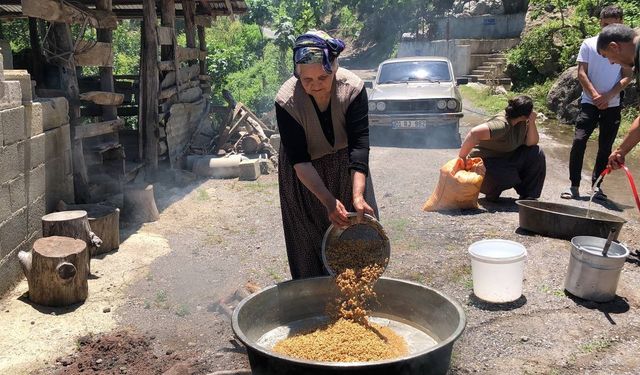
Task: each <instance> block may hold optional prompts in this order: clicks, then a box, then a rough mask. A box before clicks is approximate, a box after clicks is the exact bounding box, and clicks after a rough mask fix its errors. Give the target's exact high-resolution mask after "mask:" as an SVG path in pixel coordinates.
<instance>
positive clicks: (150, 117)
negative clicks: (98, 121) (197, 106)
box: [140, 0, 160, 179]
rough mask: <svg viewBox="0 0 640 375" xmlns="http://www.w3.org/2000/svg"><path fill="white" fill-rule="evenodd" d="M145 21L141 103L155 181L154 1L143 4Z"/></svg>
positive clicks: (149, 165) (147, 152) (156, 81)
mask: <svg viewBox="0 0 640 375" xmlns="http://www.w3.org/2000/svg"><path fill="white" fill-rule="evenodd" d="M143 8H144V9H143V21H144V47H143V48H144V54H143V61H142V70H141V71H142V72H143V74H142V82H141V87H143V88H144V90H143V91H142V95H144V96H143V98H142V100H141V101H140V103H141V105H142V106H144V110H143V114H144V123H141V124H140V126H141V127H142V126H144V133H145V147H144V153H145V160H146V164H147V169H148V172H149V174H148V176H149V177H150V178H151V179H153V178H155V173H156V172H157V170H158V141H159V133H158V122H159V115H158V90H159V89H160V83H159V77H158V33H157V31H156V21H157V13H156V2H155V1H154V0H144V3H143Z"/></svg>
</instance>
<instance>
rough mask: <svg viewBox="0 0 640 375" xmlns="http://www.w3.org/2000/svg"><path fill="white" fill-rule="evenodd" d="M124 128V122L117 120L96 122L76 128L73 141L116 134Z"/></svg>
mask: <svg viewBox="0 0 640 375" xmlns="http://www.w3.org/2000/svg"><path fill="white" fill-rule="evenodd" d="M123 127H124V120H123V119H121V118H117V119H115V120H110V121H102V122H94V123H92V124H84V125H78V126H76V127H75V133H74V136H73V139H76V140H79V139H84V138H90V137H97V136H99V135H104V134H110V133H115V132H117V131H118V130H120V129H122V128H123Z"/></svg>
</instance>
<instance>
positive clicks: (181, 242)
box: [0, 115, 640, 374]
mask: <svg viewBox="0 0 640 375" xmlns="http://www.w3.org/2000/svg"><path fill="white" fill-rule="evenodd" d="M480 120H481V119H480V118H478V117H476V116H472V115H470V116H467V117H466V121H467V122H468V124H474V123H477V122H479V121H480ZM541 144H542V146H543V147H544V148H545V150H548V152H547V155H548V160H547V163H548V175H547V182H546V185H545V189H544V192H543V196H542V200H545V201H554V202H560V201H561V200H560V198H559V194H560V192H561V191H562V190H563V189H564V188H565V187H566V186H565V184H566V182H565V181H566V176H565V175H566V171H567V165H566V162H565V161H564V160H567V159H568V158H567V155H568V148H567V146H566V142H565V141H563V140H562V139H560V140H559V139H556V138H554V137H552V136H549V135H547V136H543V137H542V141H541ZM455 155H456V150H451V149H420V148H394V147H373V148H372V152H371V170H372V176H373V181H374V186H375V190H376V196H377V200H378V205H379V208H380V215H381V222H382V224H383V225H384V227H385V229H386V231H387V233H388V234H389V236H390V240H391V249H392V259H391V262H390V265H389V268H388V269H387V271H386V274H385V276H389V277H394V278H400V279H406V280H411V281H414V282H419V283H423V284H425V285H428V286H430V287H433V288H435V289H437V290H440V291H442V292H444V293H446V294H448V295H450V296H452V297H454V298H455V299H457V300H458V301H459V302H460V303H461V304H462V305H463V307H464V310H465V313H466V316H467V322H468V323H467V328H466V330H465V332H464V333H463V335H462V337H461V339H460V340H459V341H458V342H457V343H456V345H455V349H454V354H453V359H452V367H451V373H452V374H467V373H486V374H502V373H510V374H576V373H581V374H611V373H617V374H637V373H638V369H639V368H640V357H639V356H638V355H637V348H638V344H639V341H640V317H639V316H638V314H636V312H637V310H638V307H639V304H640V293H639V292H638V290H637V288H636V286H637V285H639V283H640V268H639V264H640V261H639V259H638V257H637V252H636V249H637V248H638V245H639V241H640V240H639V238H640V236H638V234H639V233H638V229H637V228H638V225H637V224H638V214H637V211H635V210H634V209H633V207H632V206H631V203H632V201H630V200H628V198H626V197H624V199H622V198H621V202H620V203H621V204H620V205H617V206H610V207H613V208H614V209H616V207H623V208H624V207H626V208H625V209H624V210H623V211H621V212H618V211H616V210H614V211H611V212H612V213H614V214H617V215H621V216H623V217H624V218H626V219H627V220H628V223H627V224H625V226H624V228H623V230H622V233H621V235H620V239H621V240H622V241H623V242H625V243H626V244H627V245H629V247H630V248H631V249H632V252H633V256H632V257H631V258H630V259H629V261H628V262H627V263H626V264H625V266H624V270H623V272H622V276H621V280H620V284H619V288H618V297H616V299H615V300H614V301H613V302H611V303H606V304H597V303H591V302H586V301H581V300H578V299H575V298H571V297H569V296H567V295H566V294H565V293H564V290H563V284H564V277H565V274H566V269H567V264H568V261H569V243H568V242H567V241H562V240H556V239H550V238H545V237H541V236H536V235H528V234H523V233H522V231H519V230H518V213H517V208H516V205H515V203H514V198H515V197H516V195H515V192H514V191H510V192H507V194H505V198H504V199H502V200H501V201H500V202H498V203H488V202H485V201H484V200H483V199H481V200H480V205H481V206H480V208H479V209H478V210H470V211H464V212H448V213H426V212H422V211H421V209H420V208H421V207H422V204H423V203H424V201H425V200H426V198H427V197H428V196H429V194H430V193H431V191H432V190H433V189H434V187H435V185H436V183H437V179H438V170H439V167H440V166H441V165H442V164H444V163H445V162H446V161H448V160H449V159H450V158H452V157H455ZM615 181H618V182H615ZM615 181H613V182H611V183H609V182H607V183H608V184H609V185H605V188H606V189H609V190H608V191H610V190H614V188H619V190H623V189H627V187H626V186H624V187H621V186H618V185H619V184H620V182H619V181H620V180H615ZM614 182H615V183H617V184H618V185H614ZM156 195H157V203H158V206H159V208H160V209H161V211H162V213H161V218H160V220H159V221H157V222H155V223H151V224H146V225H144V226H143V227H142V228H141V230H140V231H139V230H138V228H133V227H128V228H125V229H124V230H123V241H124V243H123V246H122V247H121V249H120V251H118V252H116V253H114V254H111V255H108V256H107V257H106V258H105V262H104V263H101V264H102V265H103V267H105V268H107V272H103V273H102V274H103V275H105V276H103V278H105V277H112V278H113V282H114V283H119V282H120V281H119V280H120V279H119V278H118V277H117V275H110V273H109V272H108V267H109V265H108V261H109V257H110V256H112V257H113V259H118V258H119V257H127V256H128V257H135V256H136V251H140V252H144V253H145V254H149V253H151V254H152V253H153V251H154V249H153V248H145V247H144V242H142V245H139V246H127V241H129V239H130V238H132V237H134V236H133V235H134V234H135V235H138V236H139V235H141V234H146V235H152V236H159V237H162V238H164V239H166V241H167V243H168V246H169V247H170V252H169V253H168V254H158V256H157V257H156V258H155V260H153V259H151V260H150V263H149V264H148V266H146V267H140V268H136V270H134V271H135V272H136V276H137V277H136V278H135V279H130V278H129V279H127V281H126V283H125V284H123V285H119V288H120V289H123V290H122V293H123V297H122V301H121V303H120V304H119V305H118V307H117V308H115V307H114V309H113V310H112V311H111V312H110V315H113V316H114V318H115V321H116V325H117V327H118V329H127V330H131V331H133V332H138V333H139V334H141V335H144V337H147V338H150V337H152V338H153V339H149V341H148V342H147V341H145V345H146V344H147V343H148V352H149V353H152V354H153V356H155V357H153V356H151V357H149V356H145V355H141V358H144V360H145V361H146V360H149V358H158V357H160V358H161V359H162V358H163V357H162V356H167V355H170V356H171V360H165V361H164V362H165V363H166V365H167V366H165V367H162V371H165V370H166V367H168V366H169V365H173V364H174V362H175V361H176V358H177V359H179V360H181V361H183V362H184V363H185V364H188V366H187V365H185V366H184V369H183V370H184V371H182V370H181V371H182V372H180V371H178V372H176V371H174V373H185V374H186V373H195V374H208V373H212V372H215V371H218V370H233V369H241V368H247V367H248V366H249V364H248V361H247V359H246V354H245V352H244V348H243V347H242V346H241V345H239V344H238V343H237V342H236V341H235V339H234V337H233V333H232V331H231V325H230V319H229V317H228V315H227V313H228V311H227V310H226V309H225V308H224V307H223V306H222V304H221V303H220V302H221V300H226V301H228V302H229V304H231V305H233V304H234V303H235V302H237V301H238V300H239V299H240V298H241V297H242V296H243V295H244V294H246V292H244V291H245V290H247V288H248V289H250V290H253V289H254V288H255V287H256V286H259V287H264V286H268V285H272V284H275V283H278V282H280V281H284V280H286V279H288V278H289V271H288V265H287V261H286V255H285V250H284V238H283V234H282V229H281V220H280V209H279V198H278V187H277V176H276V175H273V174H272V175H267V176H262V177H261V178H260V179H259V180H258V181H254V182H240V181H236V180H201V181H197V182H194V183H192V184H190V185H189V186H186V187H175V186H172V185H170V184H162V183H160V184H157V185H156ZM616 197H617V196H616ZM625 199H627V200H625ZM562 203H566V202H562ZM574 203H575V204H576V205H579V206H582V207H586V205H587V202H586V201H575V202H574ZM597 209H599V210H604V211H607V209H606V208H605V207H601V206H598V207H597ZM487 238H503V239H509V240H514V241H518V242H520V243H522V244H524V245H525V246H526V247H527V250H528V253H529V256H528V259H527V263H526V268H525V280H524V284H523V297H522V298H521V299H519V300H518V301H516V302H515V303H511V304H506V305H499V306H496V305H491V304H486V303H483V302H481V301H479V300H478V299H477V298H475V297H474V296H473V293H472V285H473V284H472V279H471V268H470V261H469V258H468V255H467V248H468V246H469V245H470V244H472V243H473V242H475V241H478V240H481V239H487ZM123 249H124V250H123ZM91 282H93V281H90V283H91ZM23 284H24V283H23ZM247 284H248V285H247ZM24 287H25V286H24V285H23V286H21V287H18V289H17V290H16V291H14V294H13V295H14V296H15V295H19V294H20V293H21V292H24V291H25V290H20V288H24ZM91 290H92V289H91V284H90V291H91ZM100 293H109V291H107V290H101V291H100ZM5 303H9V302H6V301H5ZM4 306H5V305H3V306H2V307H4ZM78 311H80V310H76V312H78ZM23 314H32V315H38V314H42V313H41V312H39V311H36V310H35V309H32V311H31V312H28V313H24V312H23ZM67 315H73V314H66V315H65V316H67ZM58 318H60V319H63V317H58ZM24 319H27V320H29V319H30V318H29V317H28V316H27V317H25V318H24ZM31 329H37V326H36V328H33V327H32V328H31ZM86 330H87V331H91V327H87V328H86ZM92 332H94V333H100V331H98V332H96V331H95V330H94V331H92ZM112 336H113V335H111V336H110V337H112ZM116 336H117V335H116ZM117 337H124V338H126V337H128V336H127V335H120V336H117ZM136 337H137V336H136ZM55 339H56V337H55V335H53V336H51V337H50V340H55ZM35 344H39V345H41V346H45V345H48V344H49V342H48V341H46V340H45V339H42V341H41V342H36V343H35ZM72 347H73V345H71V348H72ZM146 347H147V346H145V348H146ZM61 350H62V352H61V353H60V354H65V355H71V356H72V357H73V358H80V359H77V360H76V361H75V362H80V363H86V361H84V360H83V359H82V357H83V353H82V348H80V351H79V352H76V353H75V354H72V353H73V350H72V349H70V346H69V345H67V346H66V347H65V348H64V349H61ZM176 356H177V357H176ZM58 357H59V355H58ZM0 359H2V358H1V357H0ZM56 359H57V360H56ZM64 362H68V361H64ZM72 362H73V361H72ZM0 364H1V361H0ZM36 367H39V370H37V371H34V373H38V374H48V373H53V372H57V373H72V372H70V371H69V372H65V367H69V364H68V363H67V366H65V364H64V363H63V361H61V360H60V358H54V357H52V358H50V359H49V360H48V361H45V362H44V363H42V362H41V364H40V365H38V366H36ZM1 368H2V366H0V369H1ZM25 368H27V367H25ZM157 368H158V369H157V370H155V371H158V372H155V373H161V372H159V371H160V370H159V368H160V367H157ZM187 368H188V370H187ZM31 370H33V364H31ZM0 372H2V371H0ZM87 372H88V373H92V372H91V370H90V369H87ZM125 372H126V371H125ZM14 373H21V372H20V371H17V370H16V371H15V372H14ZM118 373H120V372H118ZM149 373H154V372H149Z"/></svg>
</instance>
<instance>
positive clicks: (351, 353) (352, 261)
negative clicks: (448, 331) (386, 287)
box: [273, 240, 407, 362]
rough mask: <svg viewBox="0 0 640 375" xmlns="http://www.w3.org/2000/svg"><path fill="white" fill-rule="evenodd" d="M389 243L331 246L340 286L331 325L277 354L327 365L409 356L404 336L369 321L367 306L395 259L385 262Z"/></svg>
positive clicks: (330, 307) (330, 309)
mask: <svg viewBox="0 0 640 375" xmlns="http://www.w3.org/2000/svg"><path fill="white" fill-rule="evenodd" d="M384 245H385V243H384V242H383V241H368V240H350V241H340V242H338V244H337V245H335V246H332V247H330V248H328V249H327V258H328V259H329V260H330V261H329V266H330V267H331V268H332V269H333V270H334V271H335V272H336V275H337V276H336V277H335V282H336V286H337V287H338V296H337V297H336V298H335V300H334V301H330V302H329V303H327V315H329V317H331V323H329V324H328V325H326V326H323V327H320V328H318V329H316V330H314V331H311V332H305V333H302V334H298V335H295V336H292V337H289V338H286V339H284V340H282V341H280V342H278V343H276V345H275V346H274V348H273V350H274V351H275V352H277V353H280V354H285V355H288V356H291V357H294V358H300V359H306V360H313V361H321V362H368V361H379V360H384V359H391V358H397V357H400V356H402V355H404V354H406V353H407V345H406V343H405V341H404V339H403V338H402V337H400V336H398V335H397V334H396V333H395V332H393V330H391V329H390V328H388V327H381V326H379V325H377V324H372V323H370V322H369V321H368V319H367V306H368V305H369V303H370V302H371V301H372V300H375V298H376V293H375V291H374V289H373V287H374V285H375V283H376V281H377V280H378V279H379V278H380V276H381V275H382V273H383V272H384V269H385V267H386V265H387V263H388V261H389V260H388V259H386V258H384V252H383V249H382V247H383V246H384Z"/></svg>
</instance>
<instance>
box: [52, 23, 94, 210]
mask: <svg viewBox="0 0 640 375" xmlns="http://www.w3.org/2000/svg"><path fill="white" fill-rule="evenodd" d="M52 31H53V33H52V36H51V37H52V38H53V45H54V46H56V47H57V49H56V51H55V53H56V54H57V55H58V56H59V57H58V58H57V59H56V61H55V63H56V64H57V65H59V66H60V68H61V69H60V71H61V77H60V81H61V88H62V91H64V93H65V95H66V97H67V100H69V122H70V123H71V129H72V132H75V127H76V126H78V125H80V104H79V103H80V102H79V99H78V97H79V94H80V91H79V88H78V76H77V75H76V64H75V62H74V60H73V55H72V54H73V40H72V38H71V28H70V27H69V25H67V24H64V23H58V22H54V23H53V27H52ZM74 138H75V137H74ZM72 148H73V182H74V188H75V195H76V200H77V201H79V202H80V203H84V202H88V201H89V200H90V199H91V194H90V192H89V176H88V174H87V167H86V165H85V162H84V150H83V147H82V139H75V140H73V143H72Z"/></svg>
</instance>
